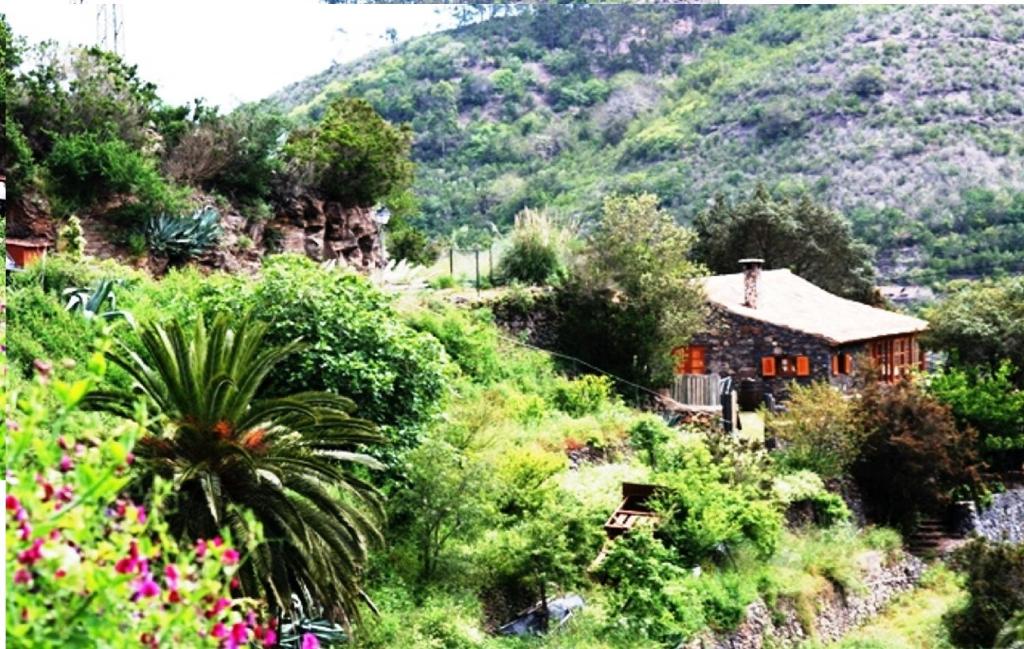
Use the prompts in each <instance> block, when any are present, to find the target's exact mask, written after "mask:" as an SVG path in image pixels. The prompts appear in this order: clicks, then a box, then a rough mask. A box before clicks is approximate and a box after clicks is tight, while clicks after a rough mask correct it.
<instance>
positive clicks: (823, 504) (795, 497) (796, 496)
mask: <svg viewBox="0 0 1024 649" xmlns="http://www.w3.org/2000/svg"><path fill="white" fill-rule="evenodd" d="M772 491H773V493H774V494H775V497H776V498H778V500H779V502H781V503H783V504H785V505H793V504H796V503H807V504H809V505H810V506H811V508H812V510H813V512H814V520H815V521H816V522H818V523H819V524H820V525H822V526H825V527H828V526H830V525H834V524H835V523H838V522H840V521H845V520H848V519H849V518H850V510H849V508H848V507H847V506H846V502H845V501H844V500H843V499H842V497H841V496H839V495H838V494H834V493H831V492H830V491H828V490H827V489H825V483H823V482H822V480H821V478H820V477H819V476H818V475H817V474H816V473H812V472H810V471H798V472H796V473H790V474H785V475H781V476H779V477H777V478H775V480H774V481H773V483H772Z"/></svg>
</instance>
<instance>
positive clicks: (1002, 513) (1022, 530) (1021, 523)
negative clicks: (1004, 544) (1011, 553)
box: [962, 486, 1024, 543]
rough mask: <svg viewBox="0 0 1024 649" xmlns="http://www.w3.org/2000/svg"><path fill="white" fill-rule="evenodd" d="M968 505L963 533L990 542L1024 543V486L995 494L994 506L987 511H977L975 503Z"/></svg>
mask: <svg viewBox="0 0 1024 649" xmlns="http://www.w3.org/2000/svg"><path fill="white" fill-rule="evenodd" d="M967 505H968V506H967V510H968V514H967V516H966V518H967V520H966V521H965V529H963V530H962V531H963V532H965V533H967V534H971V533H973V534H977V535H978V536H981V537H984V538H986V539H988V540H989V541H1009V542H1010V543H1024V486H1016V487H1013V488H1011V489H1007V490H1006V491H1004V492H1002V493H997V494H995V495H994V496H993V497H992V505H991V506H989V507H986V508H985V509H981V510H979V509H976V508H975V507H974V506H973V503H967Z"/></svg>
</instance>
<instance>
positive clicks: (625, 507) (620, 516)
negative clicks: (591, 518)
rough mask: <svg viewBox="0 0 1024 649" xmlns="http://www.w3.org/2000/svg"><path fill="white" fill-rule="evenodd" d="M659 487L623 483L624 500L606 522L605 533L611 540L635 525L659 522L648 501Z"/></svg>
mask: <svg viewBox="0 0 1024 649" xmlns="http://www.w3.org/2000/svg"><path fill="white" fill-rule="evenodd" d="M658 489H661V487H659V486H658V485H652V484H641V483H637V482H623V483H622V502H621V503H620V504H619V506H618V507H617V508H616V509H615V511H614V512H612V515H611V516H609V517H608V522H606V523H605V524H604V533H605V534H606V535H607V536H608V539H609V540H613V539H616V538H618V537H620V536H622V535H623V534H625V533H626V532H628V531H629V530H631V529H633V528H635V527H638V526H641V525H651V526H653V525H655V524H657V522H658V516H657V514H655V513H654V510H653V509H652V508H651V506H650V504H649V503H648V501H649V500H650V498H651V496H653V495H654V494H655V493H657V491H658Z"/></svg>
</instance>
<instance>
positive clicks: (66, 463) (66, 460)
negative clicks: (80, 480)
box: [58, 455, 75, 473]
mask: <svg viewBox="0 0 1024 649" xmlns="http://www.w3.org/2000/svg"><path fill="white" fill-rule="evenodd" d="M58 468H59V469H60V470H61V473H67V472H68V471H70V470H71V469H73V468H75V463H74V462H72V461H71V458H70V457H68V456H67V455H62V456H61V458H60V465H59V466H58Z"/></svg>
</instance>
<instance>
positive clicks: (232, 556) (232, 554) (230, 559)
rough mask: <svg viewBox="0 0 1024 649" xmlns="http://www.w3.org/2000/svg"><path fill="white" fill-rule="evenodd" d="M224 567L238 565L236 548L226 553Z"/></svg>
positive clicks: (229, 549)
mask: <svg viewBox="0 0 1024 649" xmlns="http://www.w3.org/2000/svg"><path fill="white" fill-rule="evenodd" d="M223 560H224V565H226V566H233V565H235V564H236V563H238V550H236V549H234V548H228V549H227V550H225V551H224V557H223Z"/></svg>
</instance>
